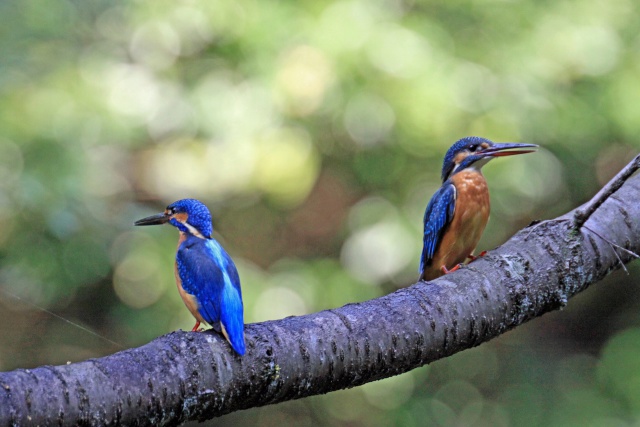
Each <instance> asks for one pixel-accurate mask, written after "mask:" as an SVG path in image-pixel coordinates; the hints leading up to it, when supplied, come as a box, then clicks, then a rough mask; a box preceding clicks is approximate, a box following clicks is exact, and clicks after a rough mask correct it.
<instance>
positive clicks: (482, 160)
mask: <svg viewBox="0 0 640 427" xmlns="http://www.w3.org/2000/svg"><path fill="white" fill-rule="evenodd" d="M536 147H537V145H535V144H516V143H504V144H503V143H496V142H492V141H489V140H488V139H485V138H480V137H479V136H468V137H466V138H462V139H460V140H458V141H456V142H455V143H454V144H453V145H452V146H451V148H449V150H448V151H447V154H445V156H444V162H443V163H442V181H443V182H444V181H446V180H447V179H449V178H450V177H451V175H453V174H455V173H456V172H459V171H462V170H464V169H467V168H470V167H473V168H476V169H478V170H479V169H480V168H481V167H482V166H483V165H485V164H486V163H487V162H488V161H489V160H491V159H492V158H494V157H503V156H513V155H516V154H525V153H531V152H532V151H534V150H518V149H519V148H536Z"/></svg>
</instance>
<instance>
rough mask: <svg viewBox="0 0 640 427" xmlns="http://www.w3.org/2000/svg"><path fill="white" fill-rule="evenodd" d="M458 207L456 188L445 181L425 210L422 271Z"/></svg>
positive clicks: (421, 258) (431, 257)
mask: <svg viewBox="0 0 640 427" xmlns="http://www.w3.org/2000/svg"><path fill="white" fill-rule="evenodd" d="M455 208H456V188H455V187H454V186H453V184H451V183H445V184H444V185H443V186H442V187H440V188H439V189H438V191H436V193H435V194H434V195H433V197H432V198H431V200H430V201H429V204H428V205H427V209H426V210H425V212H424V219H423V222H424V236H423V246H422V257H420V272H422V271H424V269H425V267H426V266H427V265H429V264H430V261H431V260H432V259H433V255H434V254H435V253H436V249H437V248H438V243H440V238H441V235H442V232H443V231H444V229H445V227H446V226H447V224H449V223H450V222H451V220H452V219H453V214H454V212H455Z"/></svg>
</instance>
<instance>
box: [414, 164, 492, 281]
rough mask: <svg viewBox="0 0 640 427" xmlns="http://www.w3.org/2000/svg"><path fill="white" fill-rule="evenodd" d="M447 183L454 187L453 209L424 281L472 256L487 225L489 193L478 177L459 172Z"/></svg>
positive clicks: (473, 174) (473, 171) (479, 176)
mask: <svg viewBox="0 0 640 427" xmlns="http://www.w3.org/2000/svg"><path fill="white" fill-rule="evenodd" d="M451 181H452V182H453V185H454V186H455V187H456V208H455V211H454V214H453V219H452V220H451V223H450V224H449V226H448V227H447V229H446V230H445V232H444V234H443V236H442V240H441V241H440V244H439V245H438V248H437V249H436V252H435V254H434V257H433V261H432V263H431V265H430V267H429V268H428V271H425V275H424V278H425V279H426V280H432V279H435V278H436V277H439V276H441V275H442V272H441V271H440V268H441V267H442V266H445V267H446V268H447V269H451V268H453V267H455V266H456V265H457V264H460V263H462V262H464V261H465V260H466V258H467V256H469V255H471V254H473V251H474V250H475V248H476V246H477V245H478V241H480V237H481V236H482V232H483V231H484V228H485V227H486V225H487V222H488V221H489V210H490V206H489V189H488V188H487V181H486V180H485V179H484V176H482V173H480V172H478V171H475V170H469V171H466V170H465V171H461V172H459V173H457V174H455V175H453V176H452V177H451Z"/></svg>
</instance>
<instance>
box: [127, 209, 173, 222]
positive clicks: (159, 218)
mask: <svg viewBox="0 0 640 427" xmlns="http://www.w3.org/2000/svg"><path fill="white" fill-rule="evenodd" d="M170 219H171V215H167V214H166V213H164V212H163V213H159V214H156V215H151V216H148V217H146V218H142V219H139V220H137V221H136V222H134V223H133V225H159V224H164V223H166V222H169V220H170Z"/></svg>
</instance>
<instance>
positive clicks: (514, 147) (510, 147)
mask: <svg viewBox="0 0 640 427" xmlns="http://www.w3.org/2000/svg"><path fill="white" fill-rule="evenodd" d="M521 148H534V150H521ZM535 148H538V146H537V145H536V144H516V143H511V142H508V143H504V144H499V143H495V144H493V145H491V146H489V147H487V148H485V149H484V150H482V151H481V152H480V154H482V156H483V157H504V156H515V155H517V154H527V153H533V152H535V151H536V150H535Z"/></svg>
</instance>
